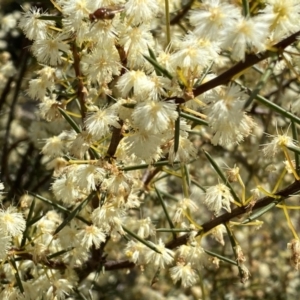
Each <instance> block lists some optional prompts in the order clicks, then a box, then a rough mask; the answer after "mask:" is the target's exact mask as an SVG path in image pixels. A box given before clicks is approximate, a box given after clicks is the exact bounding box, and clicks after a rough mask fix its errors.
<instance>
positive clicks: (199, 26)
mask: <svg viewBox="0 0 300 300" xmlns="http://www.w3.org/2000/svg"><path fill="white" fill-rule="evenodd" d="M240 15H241V11H240V9H238V7H236V6H234V5H232V4H229V3H226V2H225V1H221V0H204V1H202V5H201V9H200V10H194V11H192V13H191V15H190V22H191V24H192V25H193V26H195V29H194V33H195V34H197V35H198V36H200V37H208V38H210V39H214V40H216V39H218V38H219V37H220V35H223V34H226V32H227V30H228V28H229V27H231V26H232V25H233V24H234V22H235V20H236V19H237V18H238V17H239V16H240Z"/></svg>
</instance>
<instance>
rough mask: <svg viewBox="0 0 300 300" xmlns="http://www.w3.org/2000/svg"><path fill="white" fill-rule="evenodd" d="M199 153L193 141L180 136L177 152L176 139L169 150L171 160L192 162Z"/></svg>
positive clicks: (171, 161)
mask: <svg viewBox="0 0 300 300" xmlns="http://www.w3.org/2000/svg"><path fill="white" fill-rule="evenodd" d="M196 155H197V149H196V147H195V146H194V145H193V143H192V142H191V141H190V140H189V139H187V138H185V137H181V136H180V137H179V146H178V150H177V152H175V148H174V141H172V142H171V146H170V151H169V162H170V163H173V162H174V161H180V162H183V163H187V162H190V161H191V160H192V159H193V158H195V157H196Z"/></svg>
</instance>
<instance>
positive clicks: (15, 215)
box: [0, 206, 26, 237]
mask: <svg viewBox="0 0 300 300" xmlns="http://www.w3.org/2000/svg"><path fill="white" fill-rule="evenodd" d="M25 227H26V221H25V219H24V217H23V215H22V214H21V213H19V212H17V209H16V208H15V207H13V206H9V207H8V208H7V209H6V210H3V209H1V210H0V229H2V230H3V231H4V232H7V234H9V235H11V236H13V237H14V236H17V235H19V234H22V233H23V231H24V230H25Z"/></svg>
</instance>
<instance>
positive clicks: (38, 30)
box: [19, 7, 55, 40]
mask: <svg viewBox="0 0 300 300" xmlns="http://www.w3.org/2000/svg"><path fill="white" fill-rule="evenodd" d="M47 16H49V14H47V13H42V12H41V9H40V8H36V7H31V8H30V10H28V11H26V12H25V13H24V15H23V17H22V18H21V20H20V23H19V27H20V28H21V29H22V30H23V31H24V33H25V35H26V37H27V38H28V39H30V40H36V39H39V40H41V39H45V38H46V36H47V27H48V26H55V21H51V20H43V19H41V17H47Z"/></svg>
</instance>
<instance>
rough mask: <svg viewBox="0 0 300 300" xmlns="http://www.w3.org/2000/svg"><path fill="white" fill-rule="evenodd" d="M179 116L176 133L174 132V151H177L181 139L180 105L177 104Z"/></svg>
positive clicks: (176, 122)
mask: <svg viewBox="0 0 300 300" xmlns="http://www.w3.org/2000/svg"><path fill="white" fill-rule="evenodd" d="M177 112H178V117H177V119H176V121H175V133H174V153H175V156H176V153H177V151H178V148H179V140H180V107H179V105H178V106H177Z"/></svg>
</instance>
